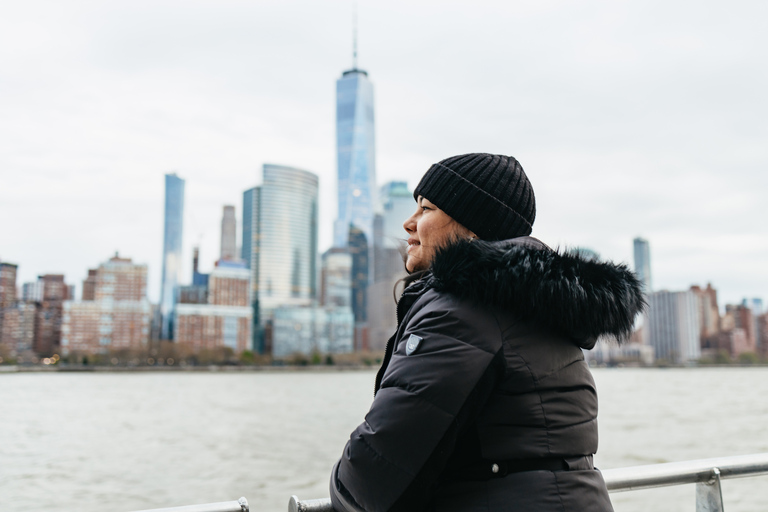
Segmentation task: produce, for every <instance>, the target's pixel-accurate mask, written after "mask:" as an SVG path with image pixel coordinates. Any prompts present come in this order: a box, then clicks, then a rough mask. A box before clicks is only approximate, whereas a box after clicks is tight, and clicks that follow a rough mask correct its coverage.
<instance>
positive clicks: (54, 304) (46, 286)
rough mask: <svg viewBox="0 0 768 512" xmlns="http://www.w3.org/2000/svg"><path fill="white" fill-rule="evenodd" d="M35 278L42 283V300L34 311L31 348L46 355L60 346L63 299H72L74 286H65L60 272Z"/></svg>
mask: <svg viewBox="0 0 768 512" xmlns="http://www.w3.org/2000/svg"><path fill="white" fill-rule="evenodd" d="M37 279H38V281H39V282H40V283H41V285H42V289H43V300H42V301H41V302H40V303H39V306H38V308H37V311H36V312H35V340H34V343H33V350H34V351H35V352H36V353H37V354H38V355H40V356H43V357H47V356H50V355H53V354H54V353H56V352H58V351H59V350H60V348H61V341H62V336H61V335H62V320H63V315H64V301H67V300H72V299H74V293H73V290H74V288H73V287H70V286H67V284H66V283H65V282H64V276H63V275H61V274H45V275H42V276H39V277H38V278H37Z"/></svg>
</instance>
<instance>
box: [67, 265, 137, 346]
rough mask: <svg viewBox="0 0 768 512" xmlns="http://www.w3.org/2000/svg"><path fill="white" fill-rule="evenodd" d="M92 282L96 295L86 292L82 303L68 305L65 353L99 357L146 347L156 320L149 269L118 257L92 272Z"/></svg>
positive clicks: (89, 274) (70, 302) (68, 302)
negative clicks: (148, 292)
mask: <svg viewBox="0 0 768 512" xmlns="http://www.w3.org/2000/svg"><path fill="white" fill-rule="evenodd" d="M88 280H91V281H92V282H93V293H92V294H91V292H90V291H89V292H88V293H84V294H83V295H84V297H85V299H84V300H82V301H80V302H76V301H74V300H67V301H66V302H64V318H63V325H62V338H61V348H62V352H63V354H65V355H67V354H71V353H78V354H98V353H105V352H107V351H109V350H114V349H137V348H141V347H143V346H145V345H146V344H147V342H148V340H149V335H150V322H151V318H152V310H151V306H150V304H149V300H148V299H147V266H146V265H144V264H136V263H133V261H132V260H131V259H130V258H121V257H120V256H119V255H117V254H116V255H115V256H114V257H112V258H110V259H109V260H108V261H106V262H105V263H102V264H101V265H99V267H98V268H97V269H91V270H89V272H88V278H86V281H88ZM85 288H86V287H85V286H83V289H84V290H85ZM91 297H92V298H91Z"/></svg>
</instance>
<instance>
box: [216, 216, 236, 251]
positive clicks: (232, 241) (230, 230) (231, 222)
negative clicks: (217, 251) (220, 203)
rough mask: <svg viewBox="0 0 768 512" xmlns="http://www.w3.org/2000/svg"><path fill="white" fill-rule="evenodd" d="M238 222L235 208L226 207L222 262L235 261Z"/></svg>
mask: <svg viewBox="0 0 768 512" xmlns="http://www.w3.org/2000/svg"><path fill="white" fill-rule="evenodd" d="M236 237H237V221H236V220H235V207H234V206H225V207H224V214H223V215H222V217H221V255H220V256H219V257H220V258H221V259H222V260H233V259H235V257H236V256H235V255H236V254H237V238H236Z"/></svg>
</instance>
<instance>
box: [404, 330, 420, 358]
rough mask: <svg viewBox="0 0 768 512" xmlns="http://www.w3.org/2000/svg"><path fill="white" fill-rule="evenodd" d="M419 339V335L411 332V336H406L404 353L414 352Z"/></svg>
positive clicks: (417, 346)
mask: <svg viewBox="0 0 768 512" xmlns="http://www.w3.org/2000/svg"><path fill="white" fill-rule="evenodd" d="M421 340H422V338H420V337H419V336H416V335H415V334H411V337H410V338H408V343H406V344H405V355H407V356H409V355H411V354H413V353H414V352H416V349H417V348H419V345H421Z"/></svg>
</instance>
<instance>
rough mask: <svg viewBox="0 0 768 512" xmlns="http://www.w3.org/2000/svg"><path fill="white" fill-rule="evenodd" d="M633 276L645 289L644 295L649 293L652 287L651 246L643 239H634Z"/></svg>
mask: <svg viewBox="0 0 768 512" xmlns="http://www.w3.org/2000/svg"><path fill="white" fill-rule="evenodd" d="M633 242H634V249H635V274H637V277H638V278H639V279H640V281H642V283H643V286H644V287H645V293H651V292H652V291H653V286H652V283H651V245H650V244H649V243H648V240H645V239H644V238H640V237H638V238H635V239H634V240H633Z"/></svg>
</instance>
